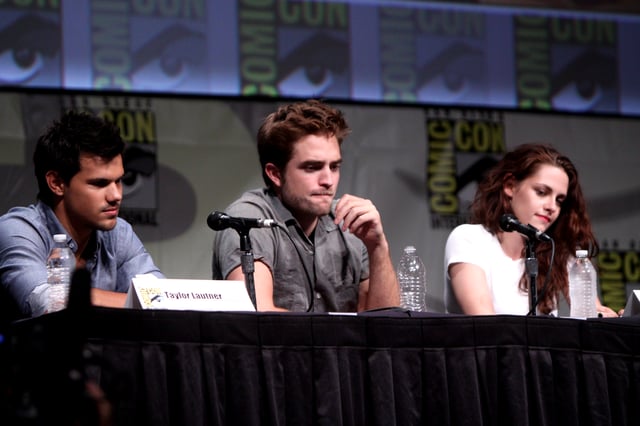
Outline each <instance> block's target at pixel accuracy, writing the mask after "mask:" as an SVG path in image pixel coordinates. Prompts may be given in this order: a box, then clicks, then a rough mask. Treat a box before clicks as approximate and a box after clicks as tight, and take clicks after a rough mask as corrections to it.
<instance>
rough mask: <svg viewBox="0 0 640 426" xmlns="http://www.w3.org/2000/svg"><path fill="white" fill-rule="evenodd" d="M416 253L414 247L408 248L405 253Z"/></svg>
mask: <svg viewBox="0 0 640 426" xmlns="http://www.w3.org/2000/svg"><path fill="white" fill-rule="evenodd" d="M415 251H416V248H415V247H414V246H406V247H405V248H404V252H405V253H415Z"/></svg>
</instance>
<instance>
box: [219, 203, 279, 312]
mask: <svg viewBox="0 0 640 426" xmlns="http://www.w3.org/2000/svg"><path fill="white" fill-rule="evenodd" d="M207 225H209V228H211V229H213V230H214V231H222V230H224V229H227V228H233V229H235V230H236V232H237V233H238V235H239V236H240V250H241V251H242V255H241V256H240V265H241V267H242V273H243V275H244V283H245V286H246V287H247V293H249V298H250V299H251V303H253V306H254V307H255V308H256V310H257V309H258V304H257V301H256V285H255V281H254V277H253V273H254V272H255V265H254V263H253V262H254V259H253V252H252V251H251V239H250V238H249V231H250V230H251V229H253V228H273V227H276V226H278V223H277V222H276V221H275V220H273V219H254V218H246V217H232V216H229V215H228V214H226V213H224V212H219V211H214V212H211V213H210V214H209V216H208V217H207Z"/></svg>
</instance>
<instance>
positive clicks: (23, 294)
mask: <svg viewBox="0 0 640 426" xmlns="http://www.w3.org/2000/svg"><path fill="white" fill-rule="evenodd" d="M54 234H67V236H68V232H67V231H66V230H65V229H64V227H63V226H62V224H61V223H60V221H58V218H57V217H56V215H55V214H54V212H53V210H52V209H51V208H50V207H49V206H48V205H46V204H45V203H43V202H42V201H39V202H38V203H37V204H35V205H30V206H28V207H14V208H12V209H11V210H9V211H8V212H7V213H6V214H5V215H3V216H1V217H0V283H1V284H2V286H3V287H4V289H5V290H6V293H8V294H9V295H10V296H11V297H12V298H13V299H14V301H15V302H16V303H17V306H18V308H19V310H20V311H21V313H22V314H23V315H25V316H34V315H39V314H41V313H43V312H44V301H43V300H41V297H39V294H40V292H41V291H42V285H43V284H46V282H47V269H46V261H47V257H48V255H49V251H50V250H51V247H53V244H54V241H53V235H54ZM68 244H69V247H71V250H73V252H74V253H75V252H76V251H77V250H78V244H77V243H76V242H75V241H74V240H73V239H71V238H69V239H68ZM87 253H89V255H87ZM84 258H85V260H86V264H85V268H86V269H87V271H89V272H90V273H91V283H92V287H95V288H100V289H103V290H109V291H116V292H121V293H126V292H127V291H128V290H129V286H130V284H131V279H132V278H133V277H135V276H136V275H137V274H146V273H151V274H153V275H156V276H157V277H159V278H164V276H163V275H162V273H161V272H160V270H159V269H158V267H157V266H156V265H155V264H154V263H153V260H152V259H151V255H149V253H148V252H147V251H146V249H145V248H144V246H143V245H142V242H141V241H140V239H139V238H138V236H137V235H136V234H135V232H134V231H133V228H132V227H131V225H130V224H129V223H127V222H126V221H125V220H124V219H122V218H118V220H117V223H116V226H115V227H114V228H113V229H112V230H110V231H95V239H94V245H93V246H92V247H87V251H85V255H84Z"/></svg>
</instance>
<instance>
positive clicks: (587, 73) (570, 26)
mask: <svg viewBox="0 0 640 426" xmlns="http://www.w3.org/2000/svg"><path fill="white" fill-rule="evenodd" d="M514 37H515V67H516V93H517V101H518V105H519V107H520V108H523V109H542V110H564V111H567V110H568V111H592V112H617V111H618V109H619V106H618V104H619V102H618V99H619V85H618V65H617V64H618V60H617V48H616V46H617V43H618V42H617V40H618V34H617V24H616V22H614V21H605V20H591V19H577V18H576V19H568V18H559V17H557V18H556V17H547V16H542V15H521V16H516V17H515V18H514Z"/></svg>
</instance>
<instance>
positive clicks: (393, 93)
mask: <svg viewBox="0 0 640 426" xmlns="http://www.w3.org/2000/svg"><path fill="white" fill-rule="evenodd" d="M378 25H379V34H380V68H381V71H380V74H381V86H382V88H381V90H382V96H383V98H384V100H387V101H409V102H411V101H419V102H437V103H446V104H448V103H456V102H457V103H463V102H471V103H475V102H478V103H479V102H481V101H482V99H484V98H485V97H486V95H487V93H488V92H489V88H488V84H489V83H488V81H487V64H486V61H487V58H486V54H485V49H486V47H485V45H486V29H485V17H484V15H483V14H479V13H467V12H458V11H443V10H433V9H418V10H413V9H409V8H380V9H379V17H378Z"/></svg>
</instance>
